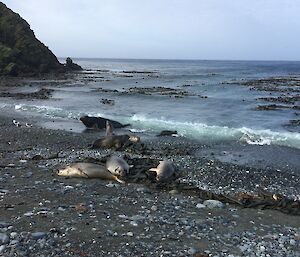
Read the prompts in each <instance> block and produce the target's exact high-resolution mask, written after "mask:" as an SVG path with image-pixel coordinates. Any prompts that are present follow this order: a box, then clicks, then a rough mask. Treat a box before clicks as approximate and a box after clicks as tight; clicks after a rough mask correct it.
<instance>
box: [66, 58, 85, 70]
mask: <svg viewBox="0 0 300 257" xmlns="http://www.w3.org/2000/svg"><path fill="white" fill-rule="evenodd" d="M65 67H66V69H67V70H68V71H80V70H83V69H82V67H81V66H80V65H78V64H76V63H74V62H73V60H72V59H71V58H70V57H68V58H67V59H66V64H65Z"/></svg>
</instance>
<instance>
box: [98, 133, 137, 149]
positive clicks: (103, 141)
mask: <svg viewBox="0 0 300 257" xmlns="http://www.w3.org/2000/svg"><path fill="white" fill-rule="evenodd" d="M139 141H140V138H139V137H138V136H129V135H111V136H107V137H103V138H100V139H97V140H96V141H94V142H93V144H92V148H115V149H120V148H122V147H124V146H128V145H130V144H132V143H136V142H139Z"/></svg>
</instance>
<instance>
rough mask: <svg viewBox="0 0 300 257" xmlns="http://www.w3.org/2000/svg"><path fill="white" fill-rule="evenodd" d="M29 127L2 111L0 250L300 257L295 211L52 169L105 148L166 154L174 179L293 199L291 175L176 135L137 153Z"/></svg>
mask: <svg viewBox="0 0 300 257" xmlns="http://www.w3.org/2000/svg"><path fill="white" fill-rule="evenodd" d="M12 116H13V117H14V118H16V119H17V120H18V121H19V122H20V124H21V126H20V127H17V126H15V125H14V124H12ZM27 122H28V123H29V122H30V124H32V127H27V126H24V124H26V123H27ZM22 124H23V125H22ZM35 124H38V121H37V120H35V117H21V116H20V117H18V114H17V113H14V114H12V113H2V115H1V124H0V126H1V133H0V136H1V140H0V142H1V143H0V147H1V165H0V169H1V179H0V197H1V198H0V208H1V216H0V253H1V255H2V256H132V255H134V256H214V257H217V256H219V257H221V256H231V257H233V256H236V257H238V256H291V257H295V256H300V251H299V249H300V248H299V243H300V228H299V224H300V218H299V216H297V215H289V214H284V213H281V212H280V211H278V210H261V209H257V208H241V207H239V206H237V205H234V204H228V203H223V202H220V201H216V202H213V203H211V202H210V201H204V199H201V198H200V197H199V196H197V195H189V194H183V193H181V192H179V191H177V190H167V189H164V188H159V189H158V188H157V189H155V188H153V187H148V186H147V185H145V184H142V183H131V182H129V183H126V184H124V185H123V184H119V183H115V182H110V181H102V180H97V179H80V178H69V179H66V178H62V177H58V176H57V175H56V171H57V170H58V169H59V168H61V167H64V166H65V165H67V164H69V163H71V162H74V161H78V160H83V159H84V158H95V159H97V158H98V159H100V158H103V157H105V156H107V155H109V154H117V155H119V156H124V155H126V156H130V157H132V158H146V159H147V158H152V159H157V160H160V159H163V158H168V159H170V160H173V161H174V164H175V165H176V167H177V168H178V169H179V170H180V172H181V177H180V180H182V181H188V182H190V183H194V184H195V185H196V186H197V187H200V188H203V189H205V190H208V191H211V192H218V193H220V192H221V193H222V192H223V193H228V194H230V193H237V192H252V193H257V192H258V190H259V188H264V189H267V190H268V191H270V192H274V193H278V192H280V193H281V194H283V195H285V196H287V197H289V198H292V199H295V200H297V199H298V200H299V195H300V190H299V178H300V177H299V174H297V173H293V172H290V173H288V172H287V173H282V172H278V171H276V170H270V169H256V168H251V167H247V166H243V165H236V164H228V163H222V162H220V161H218V160H216V159H214V158H213V156H211V158H207V157H199V151H200V152H201V147H202V146H201V145H200V144H197V143H195V142H193V141H189V140H186V139H180V138H179V139H178V138H171V139H164V138H158V139H151V140H144V141H143V143H144V144H145V145H146V146H148V148H147V149H148V150H147V151H146V152H143V153H139V152H127V151H118V152H115V151H113V150H98V149H89V148H88V147H87V146H88V145H89V144H90V143H91V142H92V141H93V140H94V138H95V134H93V133H81V134H79V133H74V132H72V131H64V130H54V129H47V128H42V127H39V126H37V125H35ZM118 133H122V131H119V132H118ZM103 135H104V132H103ZM97 136H99V135H97ZM178 149H179V150H178Z"/></svg>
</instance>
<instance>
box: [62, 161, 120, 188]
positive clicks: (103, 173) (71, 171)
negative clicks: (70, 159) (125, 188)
mask: <svg viewBox="0 0 300 257" xmlns="http://www.w3.org/2000/svg"><path fill="white" fill-rule="evenodd" d="M57 175H58V176H63V177H72V178H100V179H105V180H113V181H118V182H119V183H124V181H122V180H120V179H119V178H118V177H117V176H115V175H114V174H112V173H110V172H109V171H108V170H107V169H106V167H105V166H104V165H99V164H95V163H88V162H77V163H72V164H70V165H68V166H67V167H65V168H63V169H60V170H58V172H57Z"/></svg>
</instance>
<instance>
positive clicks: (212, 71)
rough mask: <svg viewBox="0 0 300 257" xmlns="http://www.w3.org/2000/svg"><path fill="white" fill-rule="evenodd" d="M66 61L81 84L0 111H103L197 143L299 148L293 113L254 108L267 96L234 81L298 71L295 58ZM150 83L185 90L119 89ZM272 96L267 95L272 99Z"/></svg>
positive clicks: (56, 114) (72, 115)
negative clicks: (176, 93) (78, 70)
mask: <svg viewBox="0 0 300 257" xmlns="http://www.w3.org/2000/svg"><path fill="white" fill-rule="evenodd" d="M74 61H75V62H77V63H78V64H80V65H81V66H82V67H84V68H85V69H88V70H89V72H88V74H85V75H84V76H86V77H89V78H90V80H89V81H88V83H87V82H86V79H85V80H78V81H76V82H75V83H74V82H72V83H67V84H61V85H60V86H59V87H53V89H55V92H54V95H53V98H52V99H51V100H47V101H28V102H26V101H24V100H22V101H21V100H20V101H19V100H18V101H14V103H13V106H11V104H12V103H11V102H6V105H5V106H6V107H5V108H8V106H10V107H11V108H15V109H16V110H17V111H18V112H24V113H25V112H27V113H35V114H36V115H45V116H50V117H52V118H54V119H55V118H57V119H65V120H66V121H68V120H70V121H71V120H72V121H73V120H74V119H78V118H79V117H80V116H82V115H93V116H103V117H107V118H111V119H115V120H118V121H120V122H124V123H130V124H131V125H132V126H131V129H132V130H133V131H141V132H145V133H157V132H159V131H161V130H164V129H172V130H177V131H178V133H179V134H180V135H182V136H185V137H189V138H194V139H198V140H199V141H201V140H212V141H218V140H234V141H241V142H246V143H248V144H259V145H264V144H267V145H269V144H274V145H283V146H290V147H293V148H298V149H300V134H299V129H298V130H297V128H290V127H287V126H285V125H286V124H287V123H288V122H289V120H291V119H297V115H296V114H297V111H296V110H291V109H284V110H276V111H257V110H255V107H256V106H257V105H258V104H270V103H266V102H263V101H262V100H259V101H258V100H257V98H258V97H263V96H268V95H269V93H268V92H261V91H253V90H250V89H249V88H248V87H246V86H243V85H241V84H240V83H239V82H240V81H244V80H249V79H257V78H267V77H273V76H285V75H299V74H300V62H254V61H251V62H247V61H176V60H169V61H168V60H164V61H162V60H112V59H75V60H74ZM123 71H140V72H147V73H124V72H123ZM148 72H151V73H148ZM129 76H130V77H129ZM227 82H230V84H227ZM232 82H235V83H234V84H233V83H232ZM158 86H159V87H168V88H173V89H177V90H184V91H187V93H188V94H189V95H188V96H185V97H183V98H174V97H170V96H168V95H161V94H152V95H144V94H137V93H130V94H125V93H124V91H126V89H128V88H132V87H149V88H151V87H158ZM99 88H102V89H116V90H118V92H102V91H101V90H100V91H99V90H98V89H99ZM276 95H277V93H273V95H272V96H276ZM278 95H280V93H278ZM199 96H202V97H199ZM204 97H205V98H204ZM102 98H106V99H112V100H114V101H115V104H114V105H113V106H110V105H104V104H102V103H101V99H102ZM5 101H8V100H5ZM298 105H299V103H298ZM0 108H4V107H1V106H0ZM298 112H299V111H298ZM80 125H81V124H80Z"/></svg>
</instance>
